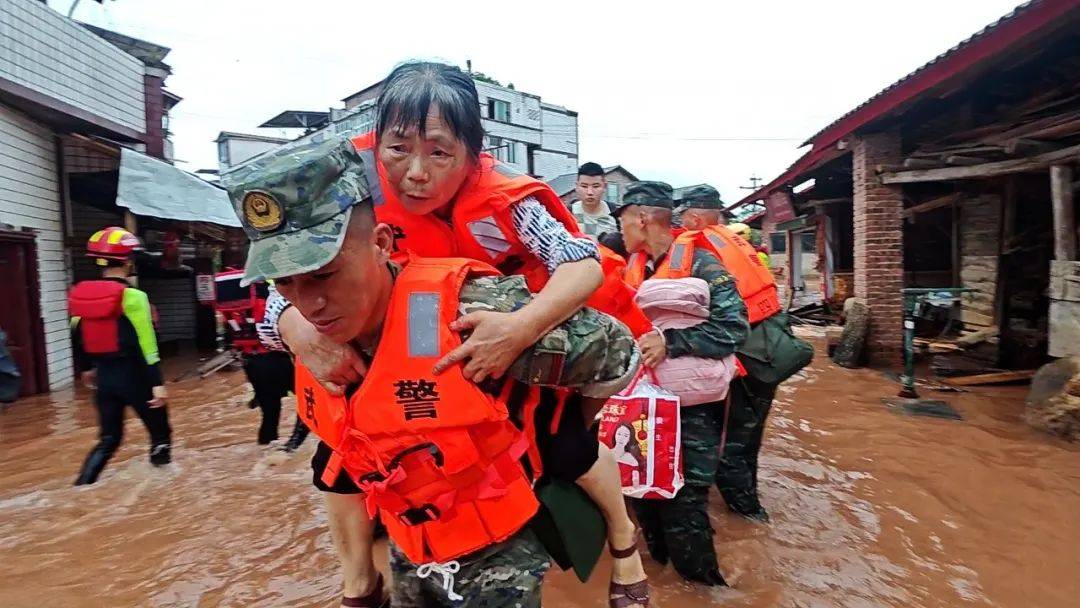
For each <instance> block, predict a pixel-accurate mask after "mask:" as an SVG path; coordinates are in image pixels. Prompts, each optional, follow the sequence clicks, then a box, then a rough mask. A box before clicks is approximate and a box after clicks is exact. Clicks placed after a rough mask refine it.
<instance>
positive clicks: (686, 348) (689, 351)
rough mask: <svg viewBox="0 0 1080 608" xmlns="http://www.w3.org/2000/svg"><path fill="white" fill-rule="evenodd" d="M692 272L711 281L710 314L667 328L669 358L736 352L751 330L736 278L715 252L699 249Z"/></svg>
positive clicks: (717, 356)
mask: <svg viewBox="0 0 1080 608" xmlns="http://www.w3.org/2000/svg"><path fill="white" fill-rule="evenodd" d="M690 274H691V276H694V277H697V278H699V279H702V280H704V281H705V282H706V283H708V284H709V298H710V299H709V317H708V318H707V319H705V321H703V322H702V323H699V324H698V325H694V326H693V327H687V328H686V329H667V330H664V338H665V339H666V340H667V354H668V356H669V357H682V356H684V355H694V356H697V357H708V358H710V359H720V358H723V357H726V356H728V355H730V354H732V353H734V352H735V349H736V348H737V347H739V346H740V345H741V344H742V343H743V342H744V341H745V340H746V336H747V335H748V334H749V333H750V323H749V321H747V317H746V306H745V305H744V304H743V301H742V298H741V297H739V292H738V290H736V289H735V281H734V280H733V279H732V278H731V275H730V274H728V272H727V270H725V269H724V266H723V265H722V264H721V263H720V260H718V259H717V258H716V256H714V255H713V254H712V253H709V252H708V251H705V250H703V249H700V248H698V249H695V250H694V265H693V267H692V268H691V272H690Z"/></svg>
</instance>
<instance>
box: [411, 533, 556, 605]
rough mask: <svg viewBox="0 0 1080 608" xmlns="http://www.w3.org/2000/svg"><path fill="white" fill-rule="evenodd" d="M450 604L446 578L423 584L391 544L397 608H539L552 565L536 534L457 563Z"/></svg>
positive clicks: (517, 536)
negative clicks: (542, 585) (542, 590)
mask: <svg viewBox="0 0 1080 608" xmlns="http://www.w3.org/2000/svg"><path fill="white" fill-rule="evenodd" d="M457 562H458V564H459V565H460V569H459V570H457V572H454V573H453V577H454V581H453V589H452V591H453V593H456V594H457V595H460V596H461V599H457V600H454V599H450V593H449V592H448V590H447V589H445V588H444V576H443V575H442V574H441V573H440V572H438V570H436V569H433V570H432V571H431V572H430V573H429V574H428V576H427V577H425V578H421V577H420V573H419V572H418V568H417V566H416V565H415V564H413V563H412V562H410V561H409V559H408V558H406V557H405V555H404V554H403V553H401V551H400V550H399V549H398V548H397V546H395V545H394V543H393V542H391V543H390V572H391V573H392V575H393V579H394V580H393V589H392V591H391V595H390V598H391V599H390V604H391V605H392V606H393V607H394V608H429V607H437V608H444V607H445V608H480V607H496V606H497V607H500V608H502V607H506V608H540V586H541V584H542V583H543V582H544V575H545V574H546V573H547V570H548V568H549V567H550V566H551V563H550V561H549V558H548V554H547V551H545V550H544V547H543V545H541V544H540V541H539V540H537V538H536V535H534V534H533V532H532V530H530V529H529V528H525V529H524V530H522V531H520V532H518V533H517V534H515V535H514V536H512V537H510V538H508V539H507V540H505V541H503V542H501V543H499V544H497V545H493V546H491V547H488V548H487V549H484V550H483V551H477V552H476V553H473V554H471V555H468V556H466V557H464V558H462V559H459V560H457Z"/></svg>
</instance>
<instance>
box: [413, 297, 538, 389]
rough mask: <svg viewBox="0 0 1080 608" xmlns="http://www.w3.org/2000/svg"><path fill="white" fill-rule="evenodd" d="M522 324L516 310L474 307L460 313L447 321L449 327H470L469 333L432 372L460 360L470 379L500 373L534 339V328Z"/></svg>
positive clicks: (464, 329)
mask: <svg viewBox="0 0 1080 608" xmlns="http://www.w3.org/2000/svg"><path fill="white" fill-rule="evenodd" d="M524 325H525V324H524V323H522V321H521V320H520V317H518V316H517V314H516V313H506V312H491V311H478V312H472V313H469V314H467V315H464V316H462V317H461V318H459V319H457V320H456V321H454V322H453V323H451V324H450V329H451V330H453V331H458V332H461V331H470V330H471V331H472V334H471V335H470V336H469V338H468V339H467V340H466V341H465V343H464V344H462V345H461V346H459V347H457V348H456V349H454V350H453V351H451V352H450V353H448V354H447V355H446V356H445V357H443V358H442V359H441V360H440V361H439V362H438V363H436V364H435V370H434V371H435V373H436V374H441V373H442V372H444V371H446V370H447V369H448V368H450V367H451V366H453V365H456V364H458V363H464V365H463V367H462V370H461V372H462V374H464V376H465V378H466V379H468V380H471V381H473V382H483V381H484V380H486V379H488V378H498V377H500V376H502V375H503V374H505V373H506V370H507V369H509V368H510V364H511V363H513V362H514V359H516V358H517V357H518V355H520V354H521V353H522V352H523V351H524V350H525V349H526V348H528V347H529V345H530V344H532V343H533V342H534V341H535V336H534V333H535V332H534V331H533V330H530V329H528V328H527V327H525V326H524Z"/></svg>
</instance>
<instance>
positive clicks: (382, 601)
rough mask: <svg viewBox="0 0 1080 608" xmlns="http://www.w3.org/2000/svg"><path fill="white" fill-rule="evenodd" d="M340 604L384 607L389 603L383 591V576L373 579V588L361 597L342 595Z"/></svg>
mask: <svg viewBox="0 0 1080 608" xmlns="http://www.w3.org/2000/svg"><path fill="white" fill-rule="evenodd" d="M341 605H342V606H345V607H346V608H386V607H387V606H389V605H390V598H389V597H388V596H386V595H385V593H384V592H383V577H382V573H381V572H380V573H379V578H378V580H377V581H375V589H373V590H372V591H371V593H369V594H367V595H365V596H363V597H342V598H341Z"/></svg>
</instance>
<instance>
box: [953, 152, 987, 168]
mask: <svg viewBox="0 0 1080 608" xmlns="http://www.w3.org/2000/svg"><path fill="white" fill-rule="evenodd" d="M985 162H986V159H985V158H978V157H975V156H962V155H960V154H950V155H949V156H946V157H945V164H947V165H964V166H971V165H981V164H983V163H985Z"/></svg>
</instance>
